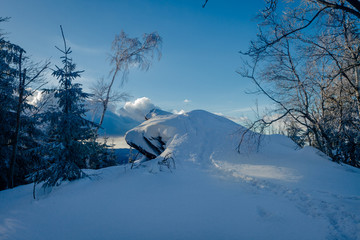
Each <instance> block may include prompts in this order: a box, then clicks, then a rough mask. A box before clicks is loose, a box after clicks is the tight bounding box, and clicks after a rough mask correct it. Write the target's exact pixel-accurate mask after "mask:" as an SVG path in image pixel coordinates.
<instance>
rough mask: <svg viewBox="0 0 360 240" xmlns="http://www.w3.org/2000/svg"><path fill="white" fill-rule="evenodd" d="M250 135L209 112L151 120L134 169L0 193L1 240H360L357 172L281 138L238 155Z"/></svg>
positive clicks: (136, 141)
mask: <svg viewBox="0 0 360 240" xmlns="http://www.w3.org/2000/svg"><path fill="white" fill-rule="evenodd" d="M244 130H245V128H243V127H241V126H239V125H237V124H236V123H234V122H232V121H230V120H228V119H225V118H223V117H220V116H217V115H214V114H211V113H208V112H205V111H192V112H189V113H186V114H182V115H164V116H158V117H154V118H151V119H149V120H147V121H145V122H144V123H142V124H141V125H140V126H138V127H136V128H134V129H132V130H130V131H129V132H128V133H127V135H126V140H127V142H128V143H129V144H130V145H132V146H133V147H136V148H137V149H138V150H139V151H140V152H142V153H143V154H144V156H142V157H141V156H140V157H138V161H136V162H135V163H134V164H133V165H124V166H117V167H110V168H106V169H100V170H97V171H87V172H88V173H89V174H90V175H91V179H82V180H78V181H74V182H70V183H63V184H62V185H61V186H59V187H56V188H54V189H53V191H52V192H44V191H43V190H42V189H40V188H38V189H37V195H38V199H36V200H33V199H32V185H26V186H20V187H17V188H15V189H11V190H6V191H2V192H0V239H11V240H17V239H27V240H35V239H37V240H38V239H360V234H359V233H360V208H359V206H360V184H358V183H359V182H360V170H359V169H355V168H353V167H350V166H345V165H339V164H336V163H333V162H331V161H329V160H328V159H326V158H325V157H324V156H322V155H321V154H319V153H318V152H317V151H316V150H315V149H313V148H310V147H305V148H304V149H297V148H296V145H295V144H294V143H293V142H292V141H291V140H289V139H288V138H286V137H284V136H280V135H271V136H260V135H257V134H253V135H252V136H253V137H247V138H246V139H245V140H246V142H245V143H244V144H243V145H242V146H241V148H240V150H241V151H240V153H238V151H237V145H238V142H239V139H240V136H241V132H242V131H244ZM258 137H261V144H260V145H259V146H257V144H256V143H257V141H256V140H257V139H258ZM131 167H132V168H131Z"/></svg>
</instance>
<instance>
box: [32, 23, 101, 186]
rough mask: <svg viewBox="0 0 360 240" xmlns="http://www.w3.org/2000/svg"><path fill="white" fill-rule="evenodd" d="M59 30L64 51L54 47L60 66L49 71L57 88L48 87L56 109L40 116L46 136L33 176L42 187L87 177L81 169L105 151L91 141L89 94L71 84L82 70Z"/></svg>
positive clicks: (92, 130) (93, 133)
mask: <svg viewBox="0 0 360 240" xmlns="http://www.w3.org/2000/svg"><path fill="white" fill-rule="evenodd" d="M61 33H62V37H63V40H64V50H61V49H59V48H57V49H58V50H59V51H61V53H62V54H63V56H62V57H61V59H62V64H63V65H62V67H57V66H56V70H54V71H53V73H52V75H53V76H55V77H56V78H57V79H58V81H59V87H58V88H57V89H52V90H47V91H48V92H51V91H53V92H54V96H55V98H56V99H57V102H58V106H59V108H57V109H55V108H53V109H50V110H49V111H48V112H46V113H45V114H44V116H43V121H44V122H46V124H47V136H48V137H47V139H46V141H45V142H44V143H43V146H42V147H41V148H40V151H41V154H42V156H43V161H42V169H40V170H39V171H37V172H36V173H35V174H34V175H33V177H34V182H35V183H39V182H42V181H44V182H45V183H44V185H43V187H52V186H55V185H58V184H60V183H61V182H62V181H64V180H69V181H71V180H75V179H79V178H82V177H84V176H86V174H85V173H84V172H83V171H82V170H81V169H82V168H86V167H88V166H89V161H91V160H92V159H97V158H98V157H99V155H100V152H101V151H102V152H106V149H104V146H103V145H100V144H98V143H96V142H95V140H94V139H95V131H94V129H95V127H96V125H95V124H94V123H93V122H91V121H89V120H87V119H85V113H86V109H85V104H84V103H85V100H86V99H87V98H88V97H89V94H87V93H85V92H83V90H82V87H81V84H79V83H74V80H75V79H77V78H79V77H80V74H81V73H82V72H83V71H77V70H76V65H75V64H74V63H73V62H72V59H71V58H70V57H69V55H70V54H71V49H70V48H68V47H67V45H66V40H65V37H64V34H63V30H62V28H61Z"/></svg>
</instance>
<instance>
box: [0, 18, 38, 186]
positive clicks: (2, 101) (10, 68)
mask: <svg viewBox="0 0 360 240" xmlns="http://www.w3.org/2000/svg"><path fill="white" fill-rule="evenodd" d="M6 20H7V18H1V17H0V22H4V21H6ZM24 54H25V50H24V49H22V48H21V47H20V46H18V45H16V44H13V43H11V42H10V41H8V40H6V39H5V37H4V34H2V33H1V32H0V190H1V189H6V188H9V187H14V186H16V185H19V184H24V183H26V180H25V178H26V175H27V174H29V173H30V172H31V169H32V164H33V162H32V158H34V157H35V155H34V153H33V152H32V151H31V149H32V148H33V147H34V146H36V141H35V140H34V135H35V134H37V133H38V131H37V129H36V127H35V122H36V119H35V118H34V117H33V116H31V115H29V114H25V111H26V110H29V109H31V108H32V107H33V106H31V105H29V104H27V103H26V101H25V100H26V97H27V96H29V95H31V92H29V91H27V89H25V84H26V85H28V83H30V82H32V81H35V80H36V79H37V78H38V77H39V76H40V75H39V74H40V73H41V72H39V74H36V75H35V76H33V77H31V78H29V76H27V75H26V69H27V68H24V67H23V66H24V62H26V61H25V59H26V58H25V56H24ZM30 70H31V71H30V72H33V71H32V70H34V71H35V69H33V68H32V69H30ZM30 75H32V73H30ZM35 158H36V157H35Z"/></svg>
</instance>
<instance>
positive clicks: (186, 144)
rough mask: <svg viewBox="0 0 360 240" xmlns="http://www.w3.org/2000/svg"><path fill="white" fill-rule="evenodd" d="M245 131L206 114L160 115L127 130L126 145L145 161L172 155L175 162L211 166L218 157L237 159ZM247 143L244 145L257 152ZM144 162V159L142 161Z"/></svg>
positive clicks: (199, 112)
mask: <svg viewBox="0 0 360 240" xmlns="http://www.w3.org/2000/svg"><path fill="white" fill-rule="evenodd" d="M245 130H246V129H245V128H244V127H242V126H240V125H238V124H236V123H234V122H233V121H231V120H229V119H227V118H225V117H222V116H218V115H215V114H212V113H209V112H207V111H203V110H195V111H191V112H188V113H185V114H173V115H159V116H156V117H152V118H151V119H149V120H147V121H145V122H144V123H142V124H141V125H139V126H138V127H136V128H134V129H132V130H130V131H128V132H127V133H126V136H125V140H126V142H127V143H128V144H129V145H130V146H131V147H133V148H135V149H137V150H138V151H139V152H140V153H142V154H143V155H144V156H145V157H146V160H150V159H155V158H159V160H161V161H162V160H163V159H164V158H165V157H169V156H171V157H172V158H173V159H175V160H180V159H181V161H191V162H197V163H200V162H202V163H209V161H210V162H211V161H212V160H213V159H215V158H216V156H220V155H221V156H227V155H229V154H230V155H236V156H238V155H239V154H238V145H239V142H240V138H241V135H242V133H243V132H244V131H245ZM250 135H252V136H254V135H257V134H255V133H252V134H249V135H247V141H245V142H244V144H243V145H242V146H241V147H242V148H243V149H245V151H248V150H254V149H255V148H256V144H255V143H254V142H253V141H250V143H249V140H250V138H249V136H250ZM143 160H144V159H143Z"/></svg>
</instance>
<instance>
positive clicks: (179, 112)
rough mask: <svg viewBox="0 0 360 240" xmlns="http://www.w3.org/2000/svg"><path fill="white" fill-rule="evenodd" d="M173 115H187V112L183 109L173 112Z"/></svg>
mask: <svg viewBox="0 0 360 240" xmlns="http://www.w3.org/2000/svg"><path fill="white" fill-rule="evenodd" d="M172 113H173V114H185V113H186V112H185V110H183V109H181V110H180V111H178V110H173V111H172Z"/></svg>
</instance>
